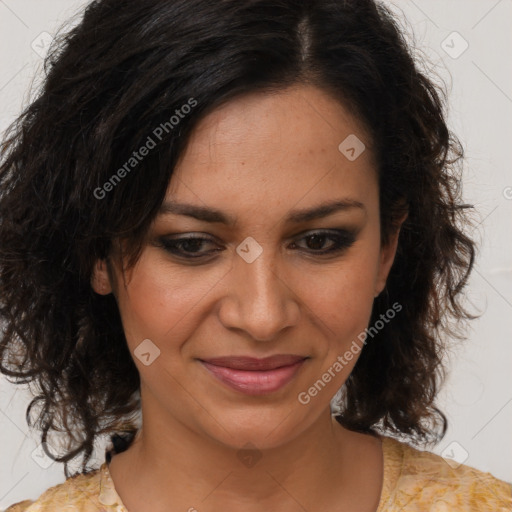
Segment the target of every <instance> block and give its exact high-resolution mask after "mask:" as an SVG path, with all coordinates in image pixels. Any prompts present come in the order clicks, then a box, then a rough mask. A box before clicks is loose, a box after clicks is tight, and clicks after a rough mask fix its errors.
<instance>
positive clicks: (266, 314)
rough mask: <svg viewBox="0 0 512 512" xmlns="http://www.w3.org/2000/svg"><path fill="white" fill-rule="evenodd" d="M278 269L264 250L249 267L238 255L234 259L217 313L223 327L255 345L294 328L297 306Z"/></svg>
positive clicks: (296, 318)
mask: <svg viewBox="0 0 512 512" xmlns="http://www.w3.org/2000/svg"><path fill="white" fill-rule="evenodd" d="M277 267H278V265H277V264H276V257H275V255H274V254H272V253H271V251H269V250H266V249H265V250H263V252H262V253H261V254H260V255H259V256H258V257H257V258H256V259H255V260H254V261H252V262H250V263H249V262H248V261H246V260H244V258H243V257H240V256H238V255H237V256H236V257H235V258H234V263H233V267H232V268H231V270H230V272H229V273H228V274H227V275H226V281H225V285H226V286H227V294H226V296H225V297H224V300H223V301H222V303H221V307H220V309H219V318H220V321H221V322H222V324H223V325H224V327H226V328H227V329H235V330H241V331H244V332H245V333H246V335H247V336H250V337H251V338H252V339H254V340H256V341H272V340H275V339H277V338H278V337H279V335H280V333H281V331H283V330H284V329H286V328H290V327H292V326H294V325H296V324H297V322H298V319H299V304H298V302H297V298H296V296H295V294H294V292H293V283H288V282H287V281H286V278H283V276H282V273H278V268H277Z"/></svg>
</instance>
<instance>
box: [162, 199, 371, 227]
mask: <svg viewBox="0 0 512 512" xmlns="http://www.w3.org/2000/svg"><path fill="white" fill-rule="evenodd" d="M355 208H358V209H362V210H363V211H365V212H366V208H365V206H364V204H363V203H361V202H359V201H356V200H354V199H337V200H334V201H328V202H324V203H321V204H319V205H317V206H314V207H313V208H307V209H299V210H293V211H291V212H290V213H289V214H288V215H287V216H286V217H285V222H286V223H299V222H308V221H311V220H315V219H320V218H323V217H327V216H328V215H332V214H333V213H336V212H338V211H347V210H352V209H355ZM158 214H159V215H166V214H175V215H185V216H187V217H193V218H194V219H197V220H201V221H204V222H212V223H220V224H226V225H229V226H234V224H235V223H236V218H235V217H233V216H231V215H228V214H227V213H225V212H222V211H221V210H217V209H215V208H207V207H204V206H198V205H193V204H186V203H176V202H170V201H167V202H165V203H163V204H162V206H161V207H160V209H159V211H158Z"/></svg>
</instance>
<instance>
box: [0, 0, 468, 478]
mask: <svg viewBox="0 0 512 512" xmlns="http://www.w3.org/2000/svg"><path fill="white" fill-rule="evenodd" d="M45 71H46V76H45V80H44V83H43V87H42V88H41V90H40V92H39V94H38V96H37V98H36V99H35V100H34V101H32V103H31V104H30V105H29V106H28V107H27V108H26V109H25V110H24V112H23V113H22V114H21V115H20V117H19V118H18V120H17V121H16V122H15V123H13V125H12V126H11V127H10V129H9V130H8V131H7V132H6V135H5V137H4V140H3V142H2V159H1V161H0V164H1V165H0V188H1V197H0V239H1V241H2V242H1V247H0V319H1V322H2V328H3V332H2V337H1V341H0V370H1V372H2V373H3V374H4V375H6V376H8V378H9V379H12V380H13V381H15V382H18V383H35V384H36V385H37V388H38V390H37V393H38V394H37V396H35V398H34V399H33V400H32V402H31V403H30V405H29V407H28V409H27V421H28V423H29V425H31V426H33V424H34V422H33V419H32V413H33V412H34V411H33V410H32V409H33V407H34V406H36V405H37V406H39V407H38V409H39V412H38V415H37V419H36V422H35V423H36V424H37V427H38V428H39V429H40V430H41V431H42V441H43V446H46V444H45V443H46V441H47V435H48V433H49V432H50V433H51V432H64V434H65V435H66V436H67V439H68V443H67V446H66V449H65V453H64V454H63V455H61V456H59V457H56V456H55V455H52V456H53V457H54V458H55V460H57V461H59V462H63V463H64V464H65V472H66V476H69V473H68V463H69V461H71V460H72V459H75V458H76V457H78V456H80V455H81V456H82V471H83V472H85V471H87V462H88V461H89V460H90V458H91V454H92V453H93V448H94V443H95V440H96V439H97V437H98V436H100V435H104V434H119V433H121V434H122V433H125V434H127V439H128V441H127V443H125V445H126V446H127V445H129V443H130V441H131V440H132V439H133V436H134V434H135V433H136V431H137V426H136V422H135V417H136V414H137V413H138V412H139V411H140V397H139V395H138V392H139V385H140V381H139V375H138V371H137V368H136V366H135V364H134V362H133V360H132V357H131V354H130V352H129V350H128V348H127V344H126V339H125V335H124V331H123V326H122V323H121V318H120V315H119V310H118V307H117V303H116V300H115V298H114V296H113V295H107V296H101V295H98V294H96V293H95V292H94V291H93V290H92V288H91V284H90V278H91V273H92V269H93V265H94V262H95V261H96V259H97V258H103V259H107V258H108V257H109V254H110V252H111V250H112V248H113V247H114V244H116V243H117V242H118V241H121V240H122V241H124V242H126V246H125V248H126V255H127V256H128V267H129V266H132V265H133V264H134V263H135V262H136V261H137V259H138V257H139V256H140V253H141V250H142V248H143V246H144V241H145V234H146V233H147V230H148V227H149V225H150V223H151V221H152V220H153V219H154V217H155V215H156V213H157V211H158V208H159V206H160V205H161V203H162V201H163V199H164V196H165V193H166V190H167V187H168V185H169V181H170V179H171V176H172V171H173V168H174V166H175V164H176V162H177V161H178V158H179V156H180V154H181V153H182V151H183V149H184V147H185V144H186V142H187V140H188V139H189V137H190V134H191V133H192V130H193V128H194V126H196V125H197V123H198V122H199V120H200V119H202V118H203V117H204V116H205V115H206V114H208V113H209V112H211V111H212V110H214V109H216V108H218V107H219V106H220V105H222V104H223V103H225V102H227V101H230V100H232V99H234V98H236V97H238V96H241V95H243V94H248V93H254V92H261V93H272V92H275V91H280V90H283V89H285V88H287V87H290V86H293V85H295V84H312V85H315V86H318V87H320V88H321V89H323V90H324V91H326V92H327V93H329V94H331V95H333V97H335V98H336V99H338V100H339V101H341V102H342V103H343V105H344V106H346V107H347V108H349V109H350V110H351V111H352V112H353V113H355V114H356V115H357V117H358V119H360V120H361V122H362V123H363V124H364V126H365V127H366V128H367V129H368V132H369V133H370V134H371V141H367V142H369V143H370V142H371V147H372V150H373V151H374V152H375V155H376V161H377V164H378V177H379V185H380V213H381V233H382V241H383V243H385V242H386V240H387V238H388V237H389V235H390V233H391V232H392V231H393V229H394V228H395V226H396V224H397V222H398V220H399V219H400V218H401V217H402V215H403V214H404V212H408V217H407V219H406V221H405V222H404V224H403V226H402V230H401V232H400V237H399V243H398V251H397V256H396V260H395V263H394V265H393V267H392V270H391V273H390V276H389V278H388V282H387V286H386V289H385V291H384V293H382V294H381V295H380V296H379V297H378V298H377V299H376V300H375V305H374V310H373V313H372V318H371V324H373V323H374V322H376V321H377V320H378V319H379V318H380V317H381V315H382V314H384V313H385V312H386V311H387V309H388V308H389V307H390V306H389V305H390V304H391V303H395V302H396V303H398V304H400V305H401V306H402V308H403V309H402V310H401V311H400V313H397V318H396V319H394V320H393V321H390V322H388V323H386V324H385V326H384V327H383V329H381V330H379V332H378V333H377V334H376V335H375V336H374V337H373V338H372V339H371V340H368V343H366V345H365V347H364V349H363V351H362V353H361V356H360V358H359V360H358V362H357V364H356V366H355V367H354V369H353V371H352V373H351V375H350V377H349V378H348V380H347V382H346V384H345V385H344V387H343V392H344V395H343V396H344V398H343V404H344V407H343V410H342V411H340V413H339V414H338V415H337V416H336V419H337V420H338V421H339V422H340V423H341V424H343V425H345V426H346V427H347V428H349V429H352V430H356V431H360V432H368V433H372V432H373V433H375V432H377V431H378V430H381V431H384V432H389V433H394V434H397V435H405V436H408V437H410V438H411V439H412V438H414V440H416V441H418V442H419V441H425V440H428V439H431V438H437V439H439V437H442V436H443V435H444V432H445V430H446V418H445V416H444V415H443V414H442V412H441V411H439V410H438V409H437V408H436V407H435V405H434V400H435V397H436V393H437V390H438V387H439V385H440V382H441V380H442V377H443V365H442V356H443V352H444V349H445V346H446V345H445V342H444V341H442V336H441V334H443V333H450V334H452V335H455V336H457V330H456V329H455V328H454V325H455V324H457V325H458V324H459V322H460V321H461V320H463V319H468V318H470V317H471V315H470V314H469V313H468V312H467V311H466V310H465V309H464V308H463V306H462V302H461V297H460V294H461V291H462V289H463V287H464V285H465V284H466V281H467V278H468V275H469V273H470V271H471V268H472V265H473V259H474V251H475V249H474V243H473V242H472V240H471V239H470V238H468V236H467V235H466V234H464V231H463V228H464V226H466V225H467V224H468V222H469V219H468V217H467V212H466V211H465V208H466V206H465V205H463V204H461V203H460V181H461V177H460V166H459V165H458V164H459V163H460V160H461V157H462V149H461V146H460V143H459V142H458V141H457V139H456V138H455V137H454V136H453V135H452V134H451V132H450V131H449V130H448V128H447V125H446V122H445V118H444V103H443V100H444V96H443V93H442V91H441V90H440V89H439V88H438V87H437V86H435V85H434V84H433V82H431V81H430V80H429V79H428V78H427V77H426V76H425V75H424V74H423V73H422V72H420V70H419V69H418V67H417V65H416V64H415V62H414V59H413V57H412V56H411V51H410V49H409V47H408V44H407V43H406V41H405V38H404V36H403V34H402V31H401V29H400V26H399V25H398V22H397V21H396V19H395V18H394V16H393V15H392V13H391V12H390V11H388V10H387V9H386V8H385V7H384V6H382V5H381V4H378V3H375V2H373V1H371V0H339V1H335V0H315V1H310V0H223V1H218V2H204V1H203V0H172V1H166V2H162V1H161V0H138V1H137V2H123V1H121V0H100V1H96V2H93V3H91V4H90V5H89V6H88V7H87V8H86V9H85V11H84V13H83V18H82V19H81V21H80V23H79V24H78V25H77V26H76V27H74V28H73V29H71V30H69V31H68V32H67V33H66V34H64V35H59V36H58V37H56V38H55V42H54V45H53V46H52V49H51V52H50V53H49V55H48V57H47V59H46V61H45ZM191 98H194V99H195V101H196V102H197V106H195V107H194V108H193V109H191V112H190V113H189V114H187V115H186V116H184V118H183V119H180V122H179V124H178V125H177V126H176V127H174V129H172V130H168V131H166V132H165V133H163V136H162V138H161V140H158V141H157V140H156V137H154V139H155V142H156V147H155V148H154V149H153V150H151V151H150V153H149V154H148V155H147V156H146V157H145V158H144V159H143V160H142V161H140V162H139V163H138V164H137V167H136V169H134V170H132V171H131V172H130V173H129V175H127V176H126V177H124V179H122V180H120V182H119V183H116V184H115V186H113V187H112V190H110V191H109V193H108V194H107V195H106V197H103V198H98V197H97V194H96V195H95V194H94V191H95V190H98V188H101V187H102V186H103V184H105V183H106V182H107V181H108V180H109V179H110V178H111V177H112V175H113V174H114V173H115V172H116V170H117V169H119V168H121V167H122V166H123V164H124V163H125V162H127V161H128V159H129V158H130V157H131V156H132V152H133V151H134V150H137V149H138V148H140V147H141V146H142V145H143V144H144V142H145V141H146V140H147V138H148V136H150V135H151V134H152V133H153V131H154V129H155V128H156V127H157V126H159V125H161V123H164V122H166V121H168V120H169V118H170V116H171V115H173V114H174V113H175V111H176V109H178V108H180V107H181V106H182V105H184V104H186V103H187V102H189V100H190V99H191ZM103 190H105V189H103ZM454 321H456V322H455V323H454Z"/></svg>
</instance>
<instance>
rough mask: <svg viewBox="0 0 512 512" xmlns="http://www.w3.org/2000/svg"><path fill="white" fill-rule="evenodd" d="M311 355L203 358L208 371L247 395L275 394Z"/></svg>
mask: <svg viewBox="0 0 512 512" xmlns="http://www.w3.org/2000/svg"><path fill="white" fill-rule="evenodd" d="M306 359H308V357H304V356H297V355H291V354H290V355H277V356H271V357H267V358H265V359H257V358H254V357H217V358H213V359H206V360H201V359H200V362H201V364H202V365H203V366H204V367H205V368H206V369H207V370H208V372H209V373H210V374H211V375H212V376H213V377H215V378H216V379H217V380H220V381H221V382H223V383H224V384H226V385H227V386H229V387H230V388H231V389H235V390H237V391H239V392H242V393H245V394H247V395H263V394H268V393H273V392H275V391H277V390H279V389H281V388H283V387H284V386H285V385H286V384H288V383H289V382H290V381H291V380H292V379H293V378H294V377H295V376H296V374H297V372H298V371H299V369H300V368H301V367H302V365H303V364H304V361H306Z"/></svg>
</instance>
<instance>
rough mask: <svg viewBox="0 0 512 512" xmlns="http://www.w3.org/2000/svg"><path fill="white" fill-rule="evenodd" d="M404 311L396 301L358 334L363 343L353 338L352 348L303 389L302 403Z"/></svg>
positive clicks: (309, 398) (300, 395)
mask: <svg viewBox="0 0 512 512" xmlns="http://www.w3.org/2000/svg"><path fill="white" fill-rule="evenodd" d="M400 311H402V305H401V304H399V303H398V302H395V303H394V304H393V305H392V306H391V307H390V308H389V309H388V310H387V311H386V312H385V313H382V314H381V315H380V317H379V320H376V321H375V323H374V324H373V325H372V326H370V327H367V328H366V329H365V330H364V331H362V332H360V333H359V334H358V335H357V339H358V340H359V342H360V343H362V345H359V344H358V343H357V341H356V340H352V344H351V345H350V348H349V349H348V350H346V351H345V352H344V354H343V355H339V356H338V357H337V358H336V361H335V362H334V363H333V364H332V365H331V366H330V367H329V368H328V369H327V370H326V371H325V372H324V373H323V374H322V376H321V377H320V378H319V379H318V380H317V381H316V382H315V383H314V384H313V385H312V386H311V387H309V388H308V390H307V391H301V392H300V393H299V394H298V396H297V398H298V400H299V402H300V403H301V404H302V405H307V404H309V402H311V398H313V397H315V396H316V395H318V393H319V392H320V391H322V389H324V388H325V386H326V385H327V384H328V383H329V382H331V380H332V379H333V378H334V377H336V374H337V373H339V372H341V371H342V370H343V368H345V367H346V366H347V365H348V364H349V362H350V361H352V359H354V356H357V355H358V354H359V352H361V350H362V349H363V346H364V345H365V344H366V342H367V338H368V336H370V337H371V338H373V337H374V336H375V335H376V334H377V333H378V332H379V331H381V330H382V329H384V326H385V325H386V324H389V322H390V321H391V320H393V318H395V316H396V314H397V313H399V312H400Z"/></svg>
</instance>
